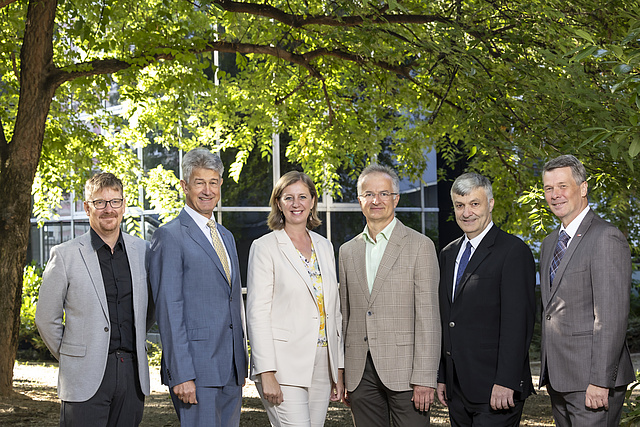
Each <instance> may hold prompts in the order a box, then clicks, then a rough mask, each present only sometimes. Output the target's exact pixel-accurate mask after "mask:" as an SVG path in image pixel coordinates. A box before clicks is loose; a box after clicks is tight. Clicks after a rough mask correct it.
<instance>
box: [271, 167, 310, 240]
mask: <svg viewBox="0 0 640 427" xmlns="http://www.w3.org/2000/svg"><path fill="white" fill-rule="evenodd" d="M298 181H301V182H302V183H303V184H304V185H306V186H307V188H308V189H309V194H311V197H313V206H312V207H311V212H310V213H309V218H307V228H308V229H310V230H311V229H314V228H316V227H317V226H319V225H320V224H322V221H320V218H319V217H318V192H317V191H316V186H315V184H314V183H313V181H312V180H311V178H310V177H309V175H307V174H306V173H304V172H298V171H290V172H287V173H285V174H284V175H282V176H281V177H280V179H279V180H278V182H276V185H275V187H273V191H272V192H271V198H270V199H269V206H271V212H269V217H268V218H267V226H269V229H271V230H282V229H283V228H284V221H285V220H284V215H283V214H282V211H281V210H280V208H279V207H278V199H280V197H281V196H282V193H283V192H284V189H285V188H287V187H288V186H290V185H291V184H295V183H296V182H298Z"/></svg>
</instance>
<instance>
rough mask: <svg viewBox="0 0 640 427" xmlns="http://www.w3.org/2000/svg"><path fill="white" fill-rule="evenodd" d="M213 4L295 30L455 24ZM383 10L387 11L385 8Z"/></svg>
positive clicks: (433, 18)
mask: <svg viewBox="0 0 640 427" xmlns="http://www.w3.org/2000/svg"><path fill="white" fill-rule="evenodd" d="M213 4H215V5H216V6H218V7H220V8H221V9H223V10H225V11H227V12H234V13H244V14H247V15H255V16H262V17H264V18H270V19H273V20H276V21H279V22H282V23H283V24H286V25H288V26H290V27H293V28H301V27H304V26H307V25H325V26H329V27H355V26H358V25H362V24H365V23H373V24H427V23H431V22H442V23H446V24H453V23H454V21H453V20H452V19H449V18H446V17H443V16H440V15H395V14H384V13H380V14H376V15H367V16H341V17H334V16H327V15H318V16H308V15H296V14H292V13H286V12H283V11H282V10H280V9H278V8H276V7H273V6H270V5H266V4H257V3H240V2H236V1H229V0H214V1H213ZM382 10H386V8H383V9H382Z"/></svg>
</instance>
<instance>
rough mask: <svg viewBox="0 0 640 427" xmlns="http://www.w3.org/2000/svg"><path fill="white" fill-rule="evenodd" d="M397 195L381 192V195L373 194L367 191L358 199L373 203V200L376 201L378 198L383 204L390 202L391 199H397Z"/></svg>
mask: <svg viewBox="0 0 640 427" xmlns="http://www.w3.org/2000/svg"><path fill="white" fill-rule="evenodd" d="M397 195H398V193H392V192H390V191H381V192H379V193H373V192H371V191H367V192H366V193H364V194H361V195H359V196H358V197H359V198H361V199H364V200H366V201H367V202H372V201H373V199H375V198H376V197H377V198H378V200H380V201H382V202H386V201H389V200H390V199H393V198H395V197H396V196H397Z"/></svg>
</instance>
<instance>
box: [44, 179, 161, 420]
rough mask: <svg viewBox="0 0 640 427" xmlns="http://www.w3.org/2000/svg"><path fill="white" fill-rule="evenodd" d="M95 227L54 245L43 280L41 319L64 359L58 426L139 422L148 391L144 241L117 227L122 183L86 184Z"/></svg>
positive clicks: (149, 315) (148, 308)
mask: <svg viewBox="0 0 640 427" xmlns="http://www.w3.org/2000/svg"><path fill="white" fill-rule="evenodd" d="M85 199H86V200H85V202H84V209H85V211H86V213H87V216H88V217H89V225H90V226H91V229H90V231H89V232H88V233H86V234H83V235H82V236H80V237H77V238H75V239H73V240H70V241H68V242H66V243H63V244H61V245H58V246H55V247H54V248H53V249H52V250H51V257H50V258H49V262H48V263H47V267H46V269H45V271H44V275H43V277H42V285H41V287H40V296H39V300H38V306H37V309H36V324H37V326H38V330H39V331H40V335H41V336H42V339H43V340H44V342H45V344H46V345H47V347H48V348H49V350H50V351H51V353H52V354H53V355H54V356H55V358H56V359H58V360H59V361H60V370H59V373H58V395H59V397H60V400H61V401H62V405H61V411H60V425H61V426H88V425H92V426H137V425H138V424H140V421H141V420H142V411H143V409H144V396H145V395H148V394H149V367H148V364H147V353H146V332H147V326H150V325H151V324H152V322H153V305H152V304H149V297H150V293H149V291H148V288H147V275H146V268H145V267H146V265H145V260H146V253H147V243H146V242H145V241H144V240H142V239H139V238H137V237H133V236H130V235H129V234H126V233H122V232H121V231H120V223H121V222H122V216H123V214H124V211H125V207H126V204H125V200H124V196H123V191H122V182H120V180H119V179H118V178H116V177H115V176H114V175H113V174H110V173H100V174H97V175H95V176H93V177H92V178H91V179H89V180H88V181H87V183H86V185H85Z"/></svg>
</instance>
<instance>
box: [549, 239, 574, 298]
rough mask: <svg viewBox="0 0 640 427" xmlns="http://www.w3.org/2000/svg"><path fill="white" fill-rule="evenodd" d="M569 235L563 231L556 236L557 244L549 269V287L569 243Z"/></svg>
mask: <svg viewBox="0 0 640 427" xmlns="http://www.w3.org/2000/svg"><path fill="white" fill-rule="evenodd" d="M570 238H571V237H569V235H568V234H567V233H566V232H565V231H564V230H561V231H560V235H559V236H558V243H557V244H556V249H555V250H554V251H553V259H552V260H551V267H550V268H549V278H550V279H551V280H549V286H551V285H552V284H553V278H554V277H556V271H557V270H558V266H559V265H560V261H562V257H563V256H564V253H565V252H566V251H567V243H568V242H569V239H570Z"/></svg>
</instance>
